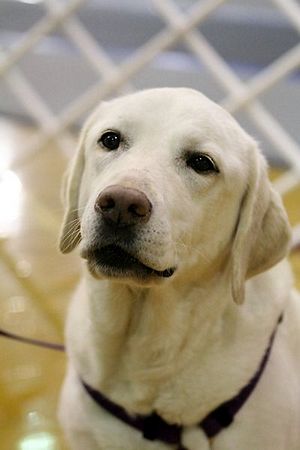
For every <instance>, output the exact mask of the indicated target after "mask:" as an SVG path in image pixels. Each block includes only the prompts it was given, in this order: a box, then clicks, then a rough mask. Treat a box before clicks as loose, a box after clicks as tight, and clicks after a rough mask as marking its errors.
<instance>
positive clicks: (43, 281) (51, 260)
mask: <svg viewBox="0 0 300 450" xmlns="http://www.w3.org/2000/svg"><path fill="white" fill-rule="evenodd" d="M31 134H32V130H31V129H30V128H28V127H24V126H20V125H19V126H17V125H15V124H13V123H12V122H10V121H8V120H4V119H3V120H2V121H0V142H1V151H0V211H1V213H0V284H1V291H0V328H5V329H7V330H10V331H12V332H15V333H19V334H22V335H26V336H32V337H36V338H41V339H46V340H50V341H53V342H62V341H63V323H64V318H65V312H66V308H67V305H68V299H69V296H70V292H71V290H72V288H73V286H74V284H75V283H76V279H77V276H78V261H77V260H76V258H74V256H72V255H71V256H62V255H60V254H59V253H58V251H57V247H56V239H57V232H58V228H59V223H60V220H61V215H62V209H61V206H60V201H59V189H60V180H61V176H62V173H63V170H64V168H65V164H66V161H65V158H64V157H63V156H62V154H61V152H59V151H58V149H57V148H56V146H55V145H54V144H52V145H49V146H48V147H47V148H45V149H44V150H42V151H41V152H40V153H39V154H38V155H37V156H35V157H34V158H33V159H29V160H28V161H27V163H26V164H19V161H20V159H22V160H23V159H24V145H25V143H26V142H27V140H28V138H29V137H30V136H31ZM273 176H274V173H273ZM275 176H276V174H275ZM299 198H300V188H299V189H298V190H295V191H293V192H292V193H290V194H289V196H287V198H286V199H285V202H286V205H287V208H288V211H289V215H290V218H291V221H292V223H296V222H300V208H299ZM292 262H293V265H294V268H295V271H296V272H297V280H298V281H297V284H298V287H299V288H300V254H294V255H293V256H292ZM0 357H1V365H0V450H66V446H65V444H64V442H63V438H62V436H61V433H60V430H59V427H58V424H57V421H56V416H55V411H56V404H57V397H58V392H59V386H60V384H61V380H62V376H63V373H64V368H65V357H64V355H63V354H60V353H56V352H53V351H50V350H43V349H39V348H34V347H31V346H28V345H23V344H20V343H15V342H12V341H8V340H5V339H2V338H0Z"/></svg>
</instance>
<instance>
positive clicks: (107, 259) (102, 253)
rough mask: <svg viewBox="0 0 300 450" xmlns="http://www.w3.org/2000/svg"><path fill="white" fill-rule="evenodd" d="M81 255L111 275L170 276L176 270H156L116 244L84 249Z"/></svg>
mask: <svg viewBox="0 0 300 450" xmlns="http://www.w3.org/2000/svg"><path fill="white" fill-rule="evenodd" d="M81 256H82V258H84V259H86V260H87V261H88V263H90V264H92V265H93V264H95V263H96V266H97V267H99V268H100V270H101V269H102V270H104V271H105V272H109V273H110V275H113V276H118V275H119V276H122V275H123V276H128V275H132V276H134V275H136V276H138V277H139V278H146V277H149V276H157V277H161V278H169V277H171V276H172V275H173V274H174V272H175V270H176V267H169V268H167V269H164V270H156V269H154V268H152V267H149V266H147V265H146V264H144V263H142V262H141V261H140V260H139V259H138V258H136V257H135V256H133V255H131V254H130V253H129V252H127V251H126V250H124V249H123V248H122V247H120V246H119V245H116V244H109V245H104V246H100V247H95V248H89V249H85V250H82V252H81Z"/></svg>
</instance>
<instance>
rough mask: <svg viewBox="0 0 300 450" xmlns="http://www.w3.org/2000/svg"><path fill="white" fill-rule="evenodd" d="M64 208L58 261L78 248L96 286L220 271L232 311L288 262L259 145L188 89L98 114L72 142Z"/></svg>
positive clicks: (283, 227) (148, 95) (122, 101)
mask: <svg viewBox="0 0 300 450" xmlns="http://www.w3.org/2000/svg"><path fill="white" fill-rule="evenodd" d="M65 200H66V212H65V217H64V223H63V227H62V232H61V238H60V249H61V251H62V252H63V253H67V252H70V251H71V250H72V249H74V248H75V247H76V246H77V245H78V244H79V243H80V253H81V256H82V257H83V258H84V259H86V260H87V264H88V267H89V270H90V272H91V273H92V274H93V275H94V276H95V277H97V278H103V277H109V278H114V279H121V280H123V281H124V282H129V283H132V282H133V283H137V284H143V285H146V286H147V285H152V284H153V283H161V282H165V281H166V280H167V279H168V280H170V279H172V278H176V277H179V276H182V274H188V273H194V274H198V276H199V277H200V274H201V273H208V272H209V271H211V270H212V271H215V272H217V271H228V273H229V275H230V280H231V287H232V295H233V298H234V299H235V301H236V302H238V303H240V302H241V301H242V299H243V296H244V282H245V279H246V278H248V277H250V276H253V275H255V274H258V273H260V272H262V271H264V270H266V269H268V268H269V267H271V266H272V265H274V264H275V263H277V262H278V261H279V260H280V259H281V258H283V256H284V255H285V254H286V251H287V246H288V241H289V226H288V223H287V219H286V214H285V212H284V210H283V207H282V204H281V200H280V198H279V196H278V195H277V194H276V192H274V190H273V189H272V187H271V184H270V182H269V181H268V178H267V174H266V163H265V160H264V158H263V156H262V155H261V153H260V151H259V150H258V148H257V145H256V143H255V142H254V141H253V140H252V139H251V138H250V137H249V136H248V135H247V134H246V133H245V132H244V131H243V130H242V129H241V128H240V126H239V125H238V124H237V123H236V121H235V120H234V119H233V118H232V117H231V116H230V115H229V114H228V113H227V112H225V111H224V110H223V109H222V108H220V107H219V106H218V105H216V104H215V103H213V102H212V101H210V100H209V99H207V98H206V97H205V96H203V95H202V94H200V93H198V92H196V91H193V90H190V89H167V88H165V89H153V90H148V91H142V92H139V93H136V94H132V95H129V96H126V97H122V98H119V99H116V100H113V101H110V102H105V103H102V104H101V105H100V107H99V108H98V109H97V110H96V111H95V112H94V113H93V114H92V116H91V117H90V118H89V119H88V121H87V123H86V125H85V126H84V128H83V131H82V133H81V137H80V142H79V147H78V151H77V154H76V156H75V158H74V160H73V164H72V165H71V168H70V170H69V172H68V177H67V188H66V193H65ZM195 276H196V275H195Z"/></svg>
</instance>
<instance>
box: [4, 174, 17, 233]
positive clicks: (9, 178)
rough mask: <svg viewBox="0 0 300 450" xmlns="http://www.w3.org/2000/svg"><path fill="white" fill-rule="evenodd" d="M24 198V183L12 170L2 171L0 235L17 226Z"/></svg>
mask: <svg viewBox="0 0 300 450" xmlns="http://www.w3.org/2000/svg"><path fill="white" fill-rule="evenodd" d="M21 200H22V183H21V181H20V179H19V178H18V176H17V175H16V174H15V173H14V172H13V171H12V170H4V171H2V172H0V211H1V215H0V236H3V237H5V236H7V234H11V233H12V232H14V231H15V230H16V228H17V219H18V218H19V216H20V209H21Z"/></svg>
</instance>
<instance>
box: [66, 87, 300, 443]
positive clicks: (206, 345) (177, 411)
mask: <svg viewBox="0 0 300 450" xmlns="http://www.w3.org/2000/svg"><path fill="white" fill-rule="evenodd" d="M111 129H112V130H119V131H120V132H121V134H122V136H125V141H124V142H125V143H124V144H122V145H123V147H122V148H120V149H119V150H118V151H111V152H108V151H105V149H101V148H100V147H99V145H98V144H97V140H98V139H99V137H100V136H101V134H102V133H103V132H104V131H106V130H111ZM186 151H198V152H203V153H205V154H207V155H209V156H210V157H212V158H213V159H214V160H215V162H216V164H217V166H218V168H219V170H220V173H213V174H198V173H196V172H194V171H193V170H192V169H191V168H190V167H187V166H186V163H185V159H184V155H185V152H186ZM112 184H118V185H121V186H125V187H131V188H134V189H138V190H140V191H142V192H143V193H145V195H146V196H147V197H148V199H149V200H150V201H151V203H152V205H153V210H152V214H151V217H150V220H149V221H148V222H147V223H146V224H144V225H143V226H141V227H140V228H141V229H140V233H139V235H138V237H137V242H136V245H135V247H134V255H135V256H136V257H137V258H138V259H139V260H140V261H142V262H143V263H144V264H146V265H148V266H150V267H152V268H154V269H156V270H160V271H163V270H165V269H166V268H169V267H176V268H177V270H176V271H175V273H174V275H173V276H172V277H170V278H168V279H166V278H157V279H153V278H152V279H149V280H146V281H143V282H141V281H139V280H138V279H135V278H134V277H131V278H125V277H124V278H122V277H120V278H118V279H116V278H105V277H104V276H103V275H102V274H101V271H100V270H98V269H96V271H95V273H94V275H93V276H92V275H91V274H90V273H89V272H88V270H87V268H86V266H85V264H84V265H83V279H82V281H81V283H80V285H79V287H78V290H77V292H76V294H75V297H74V299H73V301H72V304H71V307H70V312H69V316H68V321H67V329H66V343H67V351H68V357H69V366H68V373H67V376H66V380H65V383H64V388H63V392H62V399H61V405H60V418H61V422H62V423H63V426H64V428H65V431H66V434H67V436H68V438H69V441H70V444H71V448H72V449H76V450H82V449H86V450H96V449H97V450H98V449H99V450H100V449H101V450H109V449H111V450H148V449H149V450H164V449H171V448H174V447H172V446H168V445H166V444H163V443H161V442H159V441H155V442H150V441H147V440H144V439H143V438H142V436H141V434H140V433H139V432H137V431H135V430H134V429H132V428H130V427H128V426H126V425H125V424H123V423H122V422H120V421H119V420H117V419H115V418H114V417H112V416H111V415H110V414H109V413H107V412H105V411H103V410H102V409H101V408H100V407H99V406H97V405H96V404H94V402H93V401H92V400H91V399H90V398H89V397H88V396H87V394H86V393H85V392H84V390H83V388H82V386H81V384H80V381H79V377H82V378H83V379H84V380H85V381H86V382H87V383H89V384H90V385H91V386H93V387H94V388H95V389H98V390H100V391H101V392H102V393H103V394H105V395H106V396H108V397H109V398H110V399H111V400H112V401H114V402H116V403H118V404H119V405H121V406H123V407H124V408H126V409H127V410H128V412H130V413H133V414H134V413H139V414H149V413H151V412H152V411H153V410H155V411H156V412H157V413H158V414H160V415H161V417H163V418H164V419H165V420H166V421H169V422H170V423H180V424H182V425H184V426H185V432H184V435H183V443H184V445H185V446H186V447H187V449H188V450H209V449H213V450H231V449H238V450H250V449H251V450H275V449H276V450H299V448H300V429H299V423H300V339H299V338H300V303H299V297H298V294H296V293H295V292H294V291H293V290H292V277H291V275H290V269H289V267H288V264H287V263H286V262H284V261H283V262H279V261H280V260H281V259H282V258H284V256H285V254H286V252H287V246H288V241H289V227H288V224H287V219H286V215H285V213H284V210H283V208H282V204H281V201H280V199H279V197H278V195H277V194H276V193H275V192H274V191H273V189H272V187H271V185H270V183H269V181H268V179H267V175H266V164H265V161H264V158H263V157H262V155H261V153H260V152H259V150H258V149H257V145H256V143H255V142H254V141H253V140H252V139H251V138H250V137H249V136H248V135H247V134H246V133H245V132H244V131H243V130H242V129H241V128H240V127H239V125H238V124H237V123H236V122H235V120H234V119H233V118H232V117H231V116H230V115H229V114H227V113H226V112H225V111H224V110H222V109H221V108H220V107H219V106H217V105H216V104H214V103H213V102H211V101H210V100H208V99H207V98H206V97H204V96H203V95H201V94H200V93H198V92H195V91H193V90H189V89H154V90H149V91H143V92H140V93H136V94H133V95H130V96H126V97H122V98H120V99H116V100H113V101H111V102H107V103H103V104H101V105H100V106H99V108H98V109H97V110H96V111H95V112H94V113H93V115H92V116H91V118H90V119H89V120H88V122H87V124H86V125H85V127H84V129H83V132H82V135H81V139H80V144H79V148H78V151H77V155H76V158H75V159H74V162H73V165H72V167H71V170H70V172H69V181H68V186H67V192H66V195H65V198H66V203H67V204H66V214H65V218H64V224H63V228H62V236H61V250H62V251H63V252H68V251H71V250H72V249H73V248H74V247H75V246H76V245H78V244H79V248H80V251H81V252H82V253H84V250H85V249H86V248H87V247H88V246H89V245H90V244H91V243H92V242H96V241H97V239H98V236H97V220H99V218H98V217H97V214H96V212H95V210H94V203H95V200H96V198H97V196H98V194H99V193H100V192H101V191H102V190H103V189H105V188H106V187H108V186H110V185H112ZM242 303H243V304H242ZM238 304H242V305H241V306H239V305H238ZM282 312H284V320H283V322H282V323H281V324H280V325H279V328H278V332H277V335H276V338H275V342H274V346H273V348H272V352H271V356H270V360H269V362H268V364H267V367H266V370H265V372H264V374H263V377H262V378H261V380H260V381H259V384H258V386H257V387H256V389H255V391H254V392H253V394H252V395H251V397H250V399H249V400H248V401H247V403H246V404H245V405H244V406H243V408H242V409H241V410H240V412H239V413H238V415H237V416H236V418H235V420H234V422H233V424H232V425H231V426H230V427H229V428H227V429H226V430H224V431H222V432H221V433H220V434H219V435H217V436H216V438H214V439H212V440H211V441H209V440H207V438H206V436H205V435H204V433H203V432H202V431H201V430H200V429H199V428H198V427H197V426H196V425H197V423H199V422H200V421H201V419H203V418H204V417H205V416H206V415H207V414H208V413H209V412H211V411H212V410H213V409H214V408H216V407H217V406H218V405H220V404H221V403H222V402H224V401H225V400H228V399H230V398H231V397H233V396H234V395H236V394H237V392H238V391H239V390H240V389H241V388H242V387H243V386H244V385H245V384H247V383H248V381H249V380H250V378H251V377H252V376H253V374H254V373H255V371H256V370H257V368H258V365H259V364H260V361H261V359H262V357H263V355H264V352H265V349H266V347H267V345H268V341H269V339H270V336H271V334H272V331H273V329H274V327H275V324H276V322H277V320H278V317H279V316H280V314H281V313H282Z"/></svg>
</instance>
